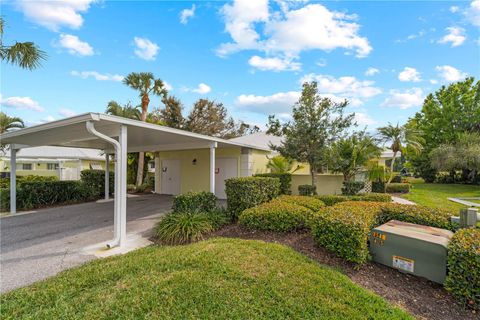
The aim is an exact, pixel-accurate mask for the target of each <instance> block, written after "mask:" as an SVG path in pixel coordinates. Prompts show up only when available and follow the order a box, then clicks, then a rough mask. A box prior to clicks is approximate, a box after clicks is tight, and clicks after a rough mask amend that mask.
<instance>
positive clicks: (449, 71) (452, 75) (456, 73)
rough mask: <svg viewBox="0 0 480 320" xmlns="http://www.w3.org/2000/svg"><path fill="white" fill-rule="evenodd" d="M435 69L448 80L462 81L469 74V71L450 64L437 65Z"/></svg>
mask: <svg viewBox="0 0 480 320" xmlns="http://www.w3.org/2000/svg"><path fill="white" fill-rule="evenodd" d="M435 70H437V71H438V74H439V76H440V77H441V78H442V79H444V80H445V81H448V82H455V81H460V80H463V79H464V78H465V77H467V76H468V75H467V73H465V72H462V71H460V70H458V69H457V68H454V67H452V66H449V65H444V66H436V67H435Z"/></svg>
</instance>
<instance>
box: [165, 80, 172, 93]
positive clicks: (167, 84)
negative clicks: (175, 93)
mask: <svg viewBox="0 0 480 320" xmlns="http://www.w3.org/2000/svg"><path fill="white" fill-rule="evenodd" d="M163 86H164V88H165V89H166V90H167V91H172V90H173V86H172V85H171V84H170V83H169V82H167V81H163Z"/></svg>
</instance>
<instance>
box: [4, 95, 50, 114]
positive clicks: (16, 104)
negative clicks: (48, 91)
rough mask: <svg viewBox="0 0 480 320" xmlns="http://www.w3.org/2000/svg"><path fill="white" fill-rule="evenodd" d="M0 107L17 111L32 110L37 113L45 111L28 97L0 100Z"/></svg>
mask: <svg viewBox="0 0 480 320" xmlns="http://www.w3.org/2000/svg"><path fill="white" fill-rule="evenodd" d="M0 105H2V106H5V107H7V108H14V109H17V110H32V111H37V112H43V111H45V109H44V108H43V107H41V106H40V104H39V103H38V102H37V101H35V100H33V99H32V98H30V97H9V98H6V99H3V98H0Z"/></svg>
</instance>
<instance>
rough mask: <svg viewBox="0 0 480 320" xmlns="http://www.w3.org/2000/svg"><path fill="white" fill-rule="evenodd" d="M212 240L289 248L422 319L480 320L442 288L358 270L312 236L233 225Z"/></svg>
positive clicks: (377, 269) (393, 273)
mask: <svg viewBox="0 0 480 320" xmlns="http://www.w3.org/2000/svg"><path fill="white" fill-rule="evenodd" d="M211 236H220V237H231V238H241V239H254V240H263V241H266V242H275V243H280V244H284V245H287V246H289V247H291V248H293V249H295V250H296V251H298V252H301V253H303V254H305V255H307V256H309V257H310V258H312V259H313V260H315V261H318V262H319V263H321V264H324V265H328V266H331V267H334V268H337V269H340V270H341V271H343V273H345V274H346V275H347V276H348V277H350V279H352V281H353V282H355V283H357V284H358V285H360V286H362V287H364V288H366V289H369V290H371V291H373V292H375V293H376V294H378V295H380V296H382V297H384V298H385V299H387V300H388V301H389V302H391V303H392V304H394V305H397V306H399V307H400V308H402V309H404V310H407V311H408V312H409V313H410V314H412V315H413V316H415V317H416V318H418V319H432V320H433V319H435V320H443V319H445V320H453V319H480V314H479V313H478V312H475V311H472V310H465V309H464V308H463V307H462V306H460V305H458V304H456V303H455V300H454V299H453V298H452V297H451V296H450V295H449V294H448V292H447V291H445V289H443V287H442V286H441V285H439V284H436V283H434V282H431V281H429V280H426V279H423V278H419V277H415V276H412V275H409V274H405V273H401V272H399V271H397V270H395V269H392V268H388V267H386V266H383V265H380V264H377V263H373V262H371V263H367V264H365V265H362V266H356V265H354V264H352V263H348V262H346V261H344V260H343V259H341V258H339V257H336V256H335V255H333V254H332V253H329V252H328V251H326V250H325V249H322V248H318V247H316V246H315V244H314V242H313V239H312V237H311V236H310V234H308V233H287V234H279V233H273V232H261V231H250V230H246V229H245V228H243V227H241V226H239V225H229V226H226V227H224V228H222V229H221V230H219V231H217V232H215V233H213V234H212V235H211Z"/></svg>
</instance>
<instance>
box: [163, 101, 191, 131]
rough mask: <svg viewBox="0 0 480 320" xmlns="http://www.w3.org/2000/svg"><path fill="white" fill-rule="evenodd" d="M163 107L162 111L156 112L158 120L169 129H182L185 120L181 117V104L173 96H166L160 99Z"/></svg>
mask: <svg viewBox="0 0 480 320" xmlns="http://www.w3.org/2000/svg"><path fill="white" fill-rule="evenodd" d="M162 103H163V105H164V106H165V107H164V108H163V109H159V110H156V113H158V114H159V118H160V119H161V120H162V121H163V123H164V125H165V126H167V127H170V128H175V129H183V128H184V127H185V118H184V117H183V115H182V111H183V105H182V102H181V101H180V100H179V99H177V98H176V97H175V96H168V97H164V98H163V99H162Z"/></svg>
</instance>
